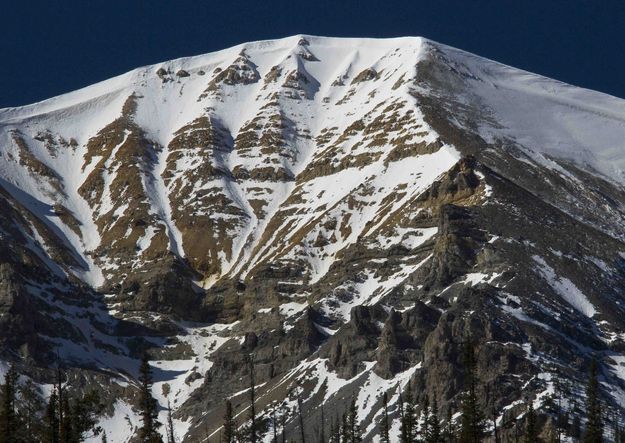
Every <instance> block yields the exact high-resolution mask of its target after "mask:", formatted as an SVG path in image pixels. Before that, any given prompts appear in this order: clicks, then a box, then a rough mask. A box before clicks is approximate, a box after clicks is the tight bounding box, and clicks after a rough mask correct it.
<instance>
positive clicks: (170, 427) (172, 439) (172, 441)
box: [167, 399, 176, 443]
mask: <svg viewBox="0 0 625 443" xmlns="http://www.w3.org/2000/svg"><path fill="white" fill-rule="evenodd" d="M167 443H176V436H175V435H174V419H173V417H172V414H171V404H170V403H169V399H167Z"/></svg>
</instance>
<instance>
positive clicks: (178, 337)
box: [0, 36, 625, 442]
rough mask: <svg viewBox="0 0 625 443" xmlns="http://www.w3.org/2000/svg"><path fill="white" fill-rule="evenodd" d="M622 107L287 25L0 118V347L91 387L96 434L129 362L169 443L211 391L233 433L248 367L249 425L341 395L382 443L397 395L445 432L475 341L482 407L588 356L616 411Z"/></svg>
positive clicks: (120, 402)
mask: <svg viewBox="0 0 625 443" xmlns="http://www.w3.org/2000/svg"><path fill="white" fill-rule="evenodd" d="M623 105H624V102H623V101H622V100H618V99H616V98H612V97H608V96H605V95H603V94H599V93H595V92H592V91H586V90H582V89H579V88H574V87H571V86H568V85H564V84H561V83H559V82H556V81H552V80H549V79H545V78H542V77H539V76H535V75H532V74H529V73H526V72H522V71H518V70H515V69H513V68H509V67H506V66H503V65H499V64H497V63H495V62H492V61H489V60H485V59H480V58H479V57H476V56H473V55H471V54H466V53H464V52H461V51H458V50H455V49H453V48H449V47H446V46H444V45H440V44H437V43H434V42H430V41H428V40H425V39H420V38H404V39H391V40H368V39H333V38H320V37H302V36H297V37H291V38H287V39H283V40H275V41H266V42H257V43H250V44H244V45H240V46H238V47H235V48H231V49H227V50H224V51H221V52H218V53H213V54H208V55H204V56H199V57H193V58H188V59H180V60H174V61H171V62H166V63H162V64H160V65H156V66H150V67H146V68H141V69H137V70H135V71H132V72H130V73H128V74H125V75H122V76H120V77H117V78H114V79H111V80H108V81H105V82H102V83H100V84H97V85H94V86H91V87H88V88H85V89H83V90H80V91H76V92H74V93H70V94H67V95H64V96H61V97H57V98H53V99H50V100H47V101H44V102H41V103H38V104H34V105H31V106H26V107H23V108H10V109H4V110H0V154H1V156H0V208H1V210H0V239H1V242H0V325H1V326H2V327H1V328H0V343H2V347H1V349H2V353H1V355H0V358H1V359H2V361H4V362H5V363H8V362H9V361H16V362H18V367H19V369H20V371H21V372H22V373H23V374H24V375H25V376H27V377H30V378H32V379H34V380H35V381H36V382H38V383H41V384H46V383H50V381H51V377H52V373H51V372H49V371H48V369H47V368H50V367H54V366H56V365H57V364H58V365H61V366H63V367H65V368H66V371H67V373H68V376H69V379H70V381H71V382H72V383H71V384H72V386H74V387H75V388H76V389H82V388H84V387H86V386H95V387H97V388H98V389H99V390H101V392H102V394H103V396H104V397H105V398H106V399H107V404H108V409H107V417H105V419H104V420H103V422H102V425H103V426H104V428H105V429H106V430H107V434H108V437H109V441H114V442H117V441H120V442H121V441H127V438H129V437H130V436H131V435H132V433H133V432H134V430H135V429H136V426H137V423H138V416H137V415H136V412H135V411H134V410H133V405H134V402H135V401H136V387H135V386H136V385H135V382H134V378H135V376H136V371H137V367H138V358H139V356H140V355H141V353H142V352H143V351H144V350H148V351H149V353H150V355H151V356H152V358H153V361H152V365H153V367H154V373H155V379H156V383H155V392H154V394H155V396H156V397H157V399H158V400H159V403H160V404H161V406H163V407H165V406H166V404H167V400H168V399H169V400H170V401H171V404H172V406H173V407H174V409H175V414H174V417H175V426H176V433H177V435H178V437H179V438H180V439H183V440H184V441H189V442H194V441H204V440H202V439H203V438H205V437H206V436H207V435H213V436H216V435H217V434H218V432H219V430H218V428H219V426H220V425H221V421H222V417H223V410H222V407H223V402H224V399H225V398H231V399H232V400H233V405H234V407H235V412H236V413H238V414H240V415H239V422H240V423H242V422H243V421H244V417H246V412H244V411H245V408H246V398H247V397H246V395H247V394H246V393H245V389H246V388H247V384H248V377H249V368H248V366H247V365H246V359H247V356H248V355H250V354H252V355H253V358H254V361H255V363H256V382H257V384H258V387H257V397H258V407H257V410H258V411H259V413H260V414H261V415H262V417H269V414H270V413H271V411H272V410H273V409H274V408H276V410H277V411H278V414H279V415H286V419H285V421H286V423H287V431H288V432H295V430H296V429H297V426H298V424H297V420H296V418H295V406H296V405H297V399H298V398H299V399H301V400H302V402H303V408H304V411H305V416H306V423H305V427H306V433H307V434H309V435H310V436H311V437H313V436H315V437H316V436H317V433H318V430H319V428H320V420H321V415H320V411H321V410H320V405H321V404H324V405H325V406H324V408H325V418H326V421H327V423H326V425H327V426H328V427H329V425H330V423H331V421H332V420H334V419H335V417H336V416H338V415H341V414H342V413H343V412H344V410H345V408H346V407H347V404H348V403H349V402H350V401H351V399H352V398H355V399H356V402H357V405H358V407H359V415H358V419H359V421H360V423H361V427H362V428H363V430H364V431H365V439H366V440H367V441H372V440H375V439H376V435H377V432H378V425H379V420H380V417H381V415H380V413H381V412H380V411H381V409H380V408H381V405H382V394H383V393H384V392H386V393H387V394H388V396H389V407H390V413H391V416H392V417H395V418H396V417H397V414H398V408H397V406H398V404H397V403H398V399H399V392H400V389H405V387H406V385H407V384H408V383H410V384H411V386H412V387H413V390H414V391H415V392H417V393H418V395H419V397H420V398H421V399H424V398H425V396H426V395H428V396H429V397H430V398H433V397H436V399H437V401H438V404H439V406H440V408H441V410H442V416H446V415H445V414H446V411H447V410H448V409H450V408H454V407H455V406H454V405H457V404H458V398H459V397H458V396H459V393H460V392H461V390H462V389H463V377H464V375H463V370H462V365H461V362H460V349H461V347H462V345H463V343H465V342H466V341H467V340H468V339H472V340H474V341H475V343H476V352H477V361H478V371H477V372H478V374H479V379H480V380H479V381H480V390H481V392H480V395H481V398H482V399H483V401H484V403H485V404H484V407H485V408H487V409H485V410H491V409H493V408H494V409H496V410H498V411H506V414H510V415H514V414H516V413H518V412H519V411H520V408H522V402H520V401H519V400H523V399H525V398H530V399H535V403H536V407H540V405H541V402H542V401H543V400H544V399H546V398H547V397H548V396H549V395H550V394H551V393H552V392H553V390H554V385H555V383H556V379H562V380H568V381H570V382H572V383H573V384H574V383H577V382H580V381H581V379H582V378H583V376H584V371H585V370H586V369H587V365H588V363H589V361H590V359H591V358H596V359H598V360H599V362H600V365H601V377H602V381H603V382H604V383H605V384H606V386H609V387H610V389H609V391H610V392H609V396H608V398H607V399H606V401H608V402H611V403H613V404H614V405H618V404H623V400H624V399H625V384H624V383H625V379H624V378H623V372H622V369H621V363H622V362H625V354H623V352H625V351H624V350H625V346H624V345H625V342H624V338H625V336H624V335H623V333H624V332H625V320H624V319H625V316H624V315H623V314H624V313H625V312H623V310H624V309H625V306H624V305H623V303H624V302H625V300H623V297H622V293H623V289H624V287H625V244H623V239H624V236H623V228H624V227H625V191H624V188H623V187H622V185H621V183H622V179H623V172H622V171H623V170H624V168H625V154H623V153H624V152H625V146H624V145H625V111H623V109H625V108H624V106H623ZM3 365H4V363H3ZM2 367H4V366H2ZM580 394H581V393H580V392H577V391H572V392H571V393H570V395H571V396H572V397H575V396H579V395H580ZM164 413H165V412H164V411H163V414H164ZM398 429H399V422H398V421H397V420H395V421H394V422H393V427H392V432H393V433H397V432H398Z"/></svg>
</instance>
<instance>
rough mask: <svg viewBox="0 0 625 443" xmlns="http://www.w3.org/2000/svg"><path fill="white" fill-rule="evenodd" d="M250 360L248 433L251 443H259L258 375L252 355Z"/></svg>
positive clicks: (249, 357)
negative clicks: (257, 416) (257, 419)
mask: <svg viewBox="0 0 625 443" xmlns="http://www.w3.org/2000/svg"><path fill="white" fill-rule="evenodd" d="M248 360H249V366H250V427H249V429H248V432H249V441H250V443H257V441H258V426H257V424H256V374H255V373H254V356H253V355H252V354H250V355H249V356H248Z"/></svg>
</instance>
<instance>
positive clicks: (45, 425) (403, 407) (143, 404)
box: [0, 344, 625, 443]
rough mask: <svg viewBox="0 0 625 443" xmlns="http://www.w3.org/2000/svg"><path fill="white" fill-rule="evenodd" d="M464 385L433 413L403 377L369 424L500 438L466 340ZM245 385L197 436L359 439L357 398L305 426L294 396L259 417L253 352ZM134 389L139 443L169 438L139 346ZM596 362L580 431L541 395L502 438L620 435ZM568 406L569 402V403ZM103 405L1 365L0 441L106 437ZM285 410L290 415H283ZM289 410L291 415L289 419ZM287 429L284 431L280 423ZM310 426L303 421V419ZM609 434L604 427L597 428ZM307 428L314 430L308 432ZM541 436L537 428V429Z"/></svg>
mask: <svg viewBox="0 0 625 443" xmlns="http://www.w3.org/2000/svg"><path fill="white" fill-rule="evenodd" d="M462 362H463V367H464V374H465V377H464V388H465V389H464V392H463V393H462V395H461V403H460V407H459V410H458V411H457V412H456V413H453V412H452V409H451V408H448V412H447V415H446V417H445V418H444V419H443V418H442V417H441V414H440V411H439V407H438V403H437V400H436V398H432V399H431V401H430V399H429V398H428V397H427V396H426V397H425V399H424V401H423V402H422V403H421V404H419V403H418V401H417V395H415V393H413V392H412V391H411V387H410V384H408V385H407V386H406V388H405V391H403V392H402V391H401V389H399V387H398V392H399V393H398V399H397V401H396V411H395V412H396V415H398V418H397V419H398V420H399V428H398V429H393V421H392V420H391V417H390V415H391V414H390V411H389V398H388V395H387V393H383V395H382V399H381V400H382V409H381V411H380V413H379V414H378V416H377V417H376V420H377V423H376V424H377V429H378V431H377V432H378V435H379V436H380V440H381V441H382V442H383V443H478V442H482V441H485V440H487V439H488V440H489V441H493V442H494V443H501V442H502V441H504V440H503V436H504V429H508V430H509V428H510V426H509V424H510V423H509V421H508V423H506V420H503V415H502V414H498V413H497V411H495V410H493V412H492V417H490V418H491V420H488V419H487V417H486V414H485V412H484V405H483V402H481V401H480V398H479V396H478V377H477V374H476V368H477V365H476V357H475V352H474V347H473V345H471V344H467V345H465V346H464V350H463V358H462ZM248 365H249V388H248V390H247V392H248V404H247V407H246V409H247V416H246V418H245V421H244V422H242V423H238V422H237V420H236V418H235V414H234V408H233V406H232V403H231V401H230V400H229V399H226V400H225V401H224V405H223V406H224V417H223V423H222V426H221V428H220V429H219V430H218V432H217V433H216V435H213V436H209V435H208V434H207V435H206V436H205V437H204V440H202V441H203V442H210V441H213V442H215V443H217V442H219V443H258V442H260V441H261V439H262V436H264V435H269V436H270V437H271V441H272V443H289V442H301V443H307V442H306V440H307V439H308V440H309V442H308V443H360V442H362V441H363V438H364V435H363V430H362V429H361V427H360V424H359V420H358V405H357V402H356V401H355V399H352V400H351V402H350V403H349V405H348V406H347V408H346V410H345V411H344V412H343V414H341V415H340V416H335V417H334V418H333V419H331V420H328V419H327V417H326V414H325V411H324V408H323V405H321V406H320V419H319V420H318V425H317V426H316V427H315V429H306V428H305V423H310V422H311V421H314V420H307V418H308V417H306V412H305V411H304V410H303V407H302V401H301V398H299V397H298V398H297V403H296V404H297V408H294V410H293V411H288V410H286V411H280V413H278V411H276V409H275V407H274V408H273V409H272V410H271V411H270V413H269V414H267V415H265V416H264V417H262V418H261V417H259V416H258V412H257V404H256V401H257V399H256V380H255V367H254V359H253V357H252V356H249V357H248ZM138 381H139V396H138V402H137V407H138V411H139V415H140V418H141V425H140V427H139V429H138V430H137V432H136V434H135V439H136V441H137V442H140V443H163V437H162V435H161V432H160V431H159V430H160V429H161V428H163V426H164V435H165V436H166V441H167V443H176V442H177V440H176V436H175V432H174V424H173V416H172V410H171V407H170V405H169V404H168V405H167V419H166V423H165V424H164V425H163V424H162V423H160V422H159V420H158V412H159V411H158V403H157V401H156V399H155V398H154V397H153V395H152V385H153V380H152V371H151V367H150V364H149V359H148V356H147V354H144V356H143V357H142V360H141V364H140V367H139V378H138ZM600 395H601V394H600V386H599V382H598V368H597V364H596V362H594V361H593V362H592V364H591V368H590V372H589V375H588V380H587V386H586V399H585V408H584V415H585V417H584V418H585V420H584V421H585V423H586V425H585V429H584V430H583V432H582V426H581V422H582V417H581V415H582V414H580V413H578V414H575V415H574V416H573V418H572V419H571V418H570V417H569V415H568V412H566V411H564V409H563V408H562V407H561V405H560V404H559V398H560V397H559V394H558V396H557V397H558V405H556V404H554V399H553V397H549V398H547V401H546V402H544V403H543V405H542V406H544V409H545V412H543V413H542V414H543V415H542V417H541V416H539V413H538V412H537V411H536V410H535V409H534V404H533V401H529V400H528V401H526V409H525V411H524V413H523V414H522V419H521V422H522V426H519V423H518V422H519V420H518V419H517V418H515V419H514V432H513V436H512V437H510V432H508V437H507V439H506V440H505V441H514V442H515V443H556V442H561V441H564V439H565V438H566V441H577V442H580V443H600V442H603V441H604V438H605V437H606V436H607V437H610V439H611V440H612V441H614V442H616V443H625V429H623V428H622V427H621V426H620V425H619V420H618V419H616V418H615V417H614V416H613V417H611V418H610V417H607V416H606V413H605V411H604V409H605V408H604V405H603V404H602V402H601V400H600ZM574 408H575V406H574ZM104 409H105V407H104V405H103V403H102V402H101V401H100V397H99V395H98V393H97V392H96V391H94V390H91V391H87V392H85V393H83V394H82V395H77V394H76V393H70V390H69V389H68V386H67V382H66V381H65V380H64V374H63V372H62V371H61V370H60V369H59V370H57V374H56V380H55V382H54V385H53V387H52V389H51V392H50V394H49V396H48V398H47V401H46V400H44V396H43V393H42V392H41V388H40V387H38V386H37V385H36V384H35V383H33V382H32V381H30V380H27V381H25V382H24V383H19V376H18V373H17V371H16V369H15V367H11V368H9V370H8V371H7V373H6V374H5V377H4V383H3V384H2V385H1V386H0V443H31V442H38V443H39V442H43V443H80V442H83V441H85V440H86V439H87V438H94V437H96V438H101V440H102V442H103V443H106V442H107V436H106V433H105V432H104V431H103V430H102V428H101V427H100V426H98V422H99V420H100V418H101V416H102V415H103V413H104ZM289 415H291V417H289ZM547 417H548V419H549V420H552V422H553V423H554V425H553V432H551V433H550V434H549V435H548V437H547V438H541V436H540V435H539V434H540V431H541V427H540V426H539V422H540V421H541V420H539V419H540V418H542V422H543V423H544V422H545V420H546V419H547ZM289 418H290V419H291V421H289ZM609 421H611V422H612V429H610V430H606V423H607V422H609ZM291 422H292V423H293V424H292V425H291V426H289V427H288V430H290V431H291V433H290V434H289V433H287V423H291ZM309 426H311V425H309ZM608 431H609V432H608ZM605 434H609V435H605ZM311 435H313V436H315V437H311ZM543 437H544V436H543Z"/></svg>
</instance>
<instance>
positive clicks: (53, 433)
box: [44, 387, 59, 443]
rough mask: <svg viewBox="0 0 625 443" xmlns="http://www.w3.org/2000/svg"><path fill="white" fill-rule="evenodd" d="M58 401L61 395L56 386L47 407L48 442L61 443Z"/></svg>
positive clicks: (45, 437)
mask: <svg viewBox="0 0 625 443" xmlns="http://www.w3.org/2000/svg"><path fill="white" fill-rule="evenodd" d="M58 402H59V397H58V394H57V391H56V387H55V388H54V389H53V390H52V394H50V398H49V400H48V406H47V408H46V429H45V436H44V439H45V442H46V443H59V419H58V414H57V408H58Z"/></svg>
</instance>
